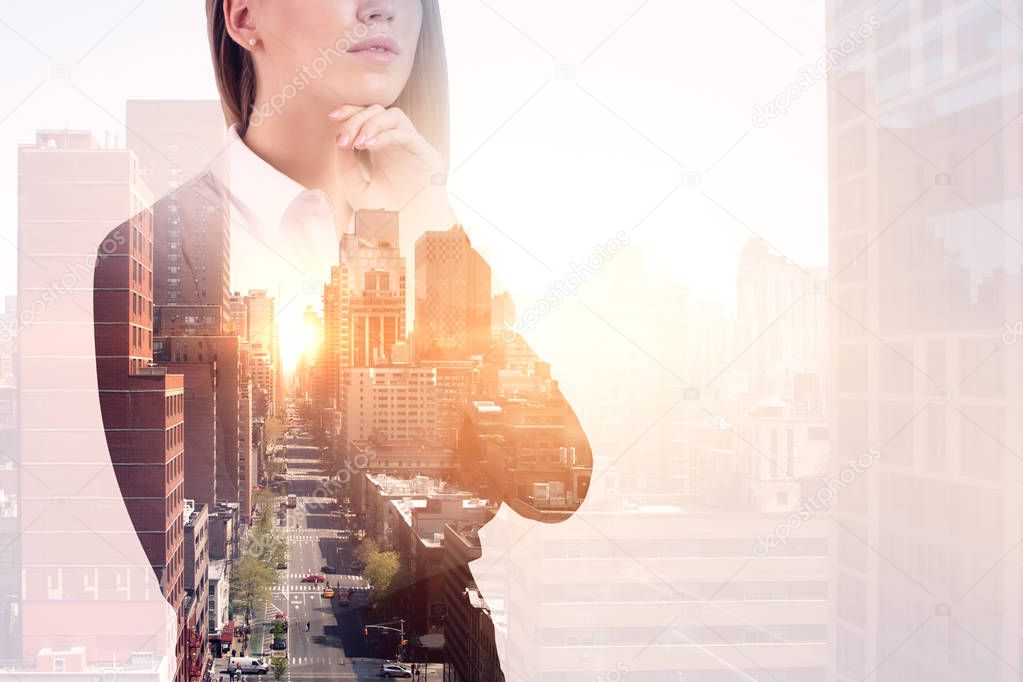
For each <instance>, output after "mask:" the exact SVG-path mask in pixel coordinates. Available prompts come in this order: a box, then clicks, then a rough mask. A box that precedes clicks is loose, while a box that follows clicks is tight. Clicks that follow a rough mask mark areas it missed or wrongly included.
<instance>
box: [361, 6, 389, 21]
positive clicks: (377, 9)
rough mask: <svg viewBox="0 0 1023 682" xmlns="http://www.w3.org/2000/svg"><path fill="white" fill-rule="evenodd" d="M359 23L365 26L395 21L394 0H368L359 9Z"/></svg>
mask: <svg viewBox="0 0 1023 682" xmlns="http://www.w3.org/2000/svg"><path fill="white" fill-rule="evenodd" d="M359 21H361V22H362V23H364V24H368V23H370V22H378V21H383V22H387V23H390V22H392V21H394V0H367V1H366V2H363V3H362V4H361V6H360V7H359Z"/></svg>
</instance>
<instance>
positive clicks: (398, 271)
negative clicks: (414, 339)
mask: <svg viewBox="0 0 1023 682" xmlns="http://www.w3.org/2000/svg"><path fill="white" fill-rule="evenodd" d="M337 276H338V286H339V287H340V290H339V294H340V307H341V320H340V323H341V329H340V344H339V345H340V348H339V352H340V364H341V366H342V367H372V366H374V365H378V364H385V363H386V362H387V361H388V359H389V358H390V357H391V350H392V347H393V346H394V344H396V343H398V342H399V341H402V340H404V339H405V317H406V311H405V259H404V258H403V257H402V256H401V254H400V252H399V250H398V213H397V212H396V211H382V210H372V211H359V212H358V213H356V214H355V232H354V233H351V234H346V235H344V236H343V237H342V239H341V263H340V266H339V267H338V270H337Z"/></svg>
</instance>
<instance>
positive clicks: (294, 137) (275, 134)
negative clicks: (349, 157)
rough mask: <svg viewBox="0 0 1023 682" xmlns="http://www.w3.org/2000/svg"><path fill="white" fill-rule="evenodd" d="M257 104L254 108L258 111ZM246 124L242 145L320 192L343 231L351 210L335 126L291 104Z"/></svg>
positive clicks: (313, 111) (314, 109)
mask: <svg viewBox="0 0 1023 682" xmlns="http://www.w3.org/2000/svg"><path fill="white" fill-rule="evenodd" d="M259 106H260V105H259V104H257V105H256V108H257V110H259ZM254 121H258V123H259V125H252V124H250V125H249V127H248V129H247V130H246V132H245V137H244V141H245V144H246V145H247V146H248V147H249V149H251V150H252V151H253V152H255V153H256V155H257V156H259V157H260V158H261V159H263V160H264V161H266V162H267V163H269V164H270V165H271V166H273V167H274V168H276V169H277V170H279V171H280V172H281V173H284V174H285V175H287V176H288V177H289V178H291V179H292V180H294V181H295V182H297V183H299V184H301V185H302V186H304V187H306V188H307V189H318V190H322V191H323V192H324V193H325V194H326V195H327V196H328V197H330V200H331V202H332V203H333V205H334V212H335V217H336V219H337V220H336V222H337V224H338V231H339V233H340V232H342V231H344V230H345V229H347V227H348V224H349V222H350V219H351V214H352V210H351V207H350V206H349V205H348V201H347V200H346V199H345V196H344V190H343V187H342V184H341V182H342V181H341V171H340V168H339V162H338V152H337V146H336V144H335V139H336V136H337V133H336V131H335V128H336V127H337V124H335V123H333V122H332V121H331V120H330V119H329V118H327V115H326V112H323V113H322V114H321V113H320V112H319V111H318V108H317V107H310V106H304V103H300V102H297V101H293V102H290V103H287V104H285V106H284V107H283V108H282V109H281V111H280V113H274V114H273V115H271V116H264V117H262V118H259V117H255V118H254Z"/></svg>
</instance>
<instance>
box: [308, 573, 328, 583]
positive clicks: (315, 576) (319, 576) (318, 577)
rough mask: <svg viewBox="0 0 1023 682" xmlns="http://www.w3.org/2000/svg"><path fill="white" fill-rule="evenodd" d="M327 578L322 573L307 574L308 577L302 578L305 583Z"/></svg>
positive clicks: (319, 581) (317, 581) (318, 581)
mask: <svg viewBox="0 0 1023 682" xmlns="http://www.w3.org/2000/svg"><path fill="white" fill-rule="evenodd" d="M326 580H327V579H326V578H324V577H323V576H322V575H307V576H306V577H304V578H302V582H304V583H322V582H326Z"/></svg>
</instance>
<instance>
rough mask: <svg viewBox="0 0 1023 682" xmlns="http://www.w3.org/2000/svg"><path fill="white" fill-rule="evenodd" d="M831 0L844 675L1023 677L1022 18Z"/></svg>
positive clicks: (1004, 10) (1005, 11)
mask: <svg viewBox="0 0 1023 682" xmlns="http://www.w3.org/2000/svg"><path fill="white" fill-rule="evenodd" d="M996 4H997V3H987V2H969V1H966V0H958V1H955V2H951V1H946V2H939V1H935V2H894V3H885V4H884V5H883V6H881V5H877V3H874V2H864V1H859V2H849V1H844V2H839V1H837V0H833V1H831V2H829V3H828V35H829V43H830V45H829V47H830V49H831V50H832V51H833V53H837V54H841V53H842V52H845V50H844V48H843V45H845V46H850V45H852V44H853V43H854V42H855V41H854V40H853V37H854V36H856V35H857V34H858V35H861V36H862V35H864V34H870V33H871V31H870V27H871V26H875V27H876V26H879V30H876V31H874V32H873V35H872V36H871V37H869V38H868V39H867V40H864V41H863V44H862V45H860V46H859V48H858V49H856V50H855V51H853V52H852V53H851V54H849V56H847V57H846V58H845V59H844V60H842V61H840V62H839V63H837V64H836V66H835V67H834V68H833V69H832V72H831V74H830V78H829V82H828V89H829V92H828V96H829V144H828V149H829V153H830V188H831V191H830V243H831V273H832V274H831V281H830V292H829V303H830V305H831V307H832V310H833V313H832V317H833V319H834V322H833V324H832V325H831V330H830V331H831V353H830V356H831V364H832V368H833V369H832V372H831V384H832V389H833V390H832V400H831V404H832V405H833V406H834V420H833V421H834V428H833V429H832V433H833V439H832V452H833V453H834V455H835V460H836V461H835V466H836V467H837V466H842V465H843V463H844V462H846V461H847V460H848V459H851V458H856V457H858V456H859V455H860V453H862V452H863V451H864V450H866V449H868V448H871V447H875V448H877V449H878V451H879V452H880V457H879V459H878V461H877V463H876V464H875V465H874V466H873V467H871V469H870V470H869V471H868V472H866V473H865V474H863V475H861V476H859V477H858V478H857V479H856V480H855V482H854V483H853V484H852V485H851V486H849V488H848V489H846V490H845V491H843V492H842V494H841V496H839V498H838V500H837V503H836V506H837V509H836V511H837V513H834V514H833V516H834V520H835V532H836V544H837V558H836V562H835V577H834V580H835V589H834V593H835V600H834V613H833V615H834V622H835V626H834V647H833V650H834V660H833V676H834V679H837V680H862V679H866V678H868V677H869V678H871V679H876V680H931V681H934V682H939V681H945V680H949V681H951V680H965V679H970V680H1009V679H1018V676H1019V661H1020V660H1021V656H1023V648H1021V644H1020V642H1021V641H1023V640H1021V637H1020V628H1021V620H1020V612H1021V609H1020V604H1021V601H1020V576H1021V573H1023V562H1021V555H1020V547H1019V538H1020V537H1023V509H1021V504H1020V499H1021V498H1020V493H1019V486H1020V481H1021V466H1020V461H1019V454H1018V453H1019V448H1020V443H1021V442H1023V422H1021V420H1020V419H1019V415H1020V414H1021V413H1023V394H1021V391H1020V387H1019V382H1018V381H1013V380H1012V379H1011V378H1012V377H1018V376H1020V373H1021V370H1023V355H1021V352H1020V346H1019V345H1018V344H1017V343H1016V339H1017V337H1018V331H1023V322H1017V321H1018V320H1020V317H1021V315H1020V310H1021V296H1023V275H1021V263H1023V254H1021V247H1020V244H1021V238H1023V227H1021V226H1023V221H1021V220H1020V185H1021V182H1023V173H1021V160H1023V157H1021V155H1020V153H1019V150H1020V148H1021V147H1020V144H1021V132H1023V129H1021V127H1020V125H1019V108H1020V102H1021V90H1023V78H1021V74H1023V69H1021V64H1023V59H1021V57H1023V40H1021V36H1020V31H1019V26H1020V24H1021V23H1023V15H1021V8H1020V6H1019V4H1018V3H1000V4H998V6H996Z"/></svg>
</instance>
